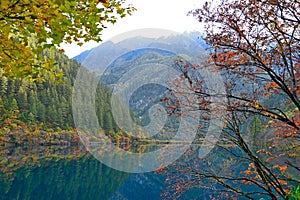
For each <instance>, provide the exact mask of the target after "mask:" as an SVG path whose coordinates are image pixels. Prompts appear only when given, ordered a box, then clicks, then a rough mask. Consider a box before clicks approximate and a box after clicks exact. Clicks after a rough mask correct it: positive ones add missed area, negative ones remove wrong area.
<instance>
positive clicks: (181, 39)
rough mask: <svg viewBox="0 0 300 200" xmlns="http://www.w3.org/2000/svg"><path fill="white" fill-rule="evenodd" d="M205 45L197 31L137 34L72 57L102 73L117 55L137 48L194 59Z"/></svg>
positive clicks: (202, 50)
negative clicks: (147, 35)
mask: <svg viewBox="0 0 300 200" xmlns="http://www.w3.org/2000/svg"><path fill="white" fill-rule="evenodd" d="M207 47H208V46H207V45H206V44H205V41H204V40H203V39H202V35H201V33H198V32H192V33H184V34H178V35H170V36H164V37H159V38H147V37H144V36H137V37H132V38H128V39H124V40H122V41H120V42H116V43H114V42H112V41H108V42H105V43H102V44H101V45H99V46H98V47H95V48H93V49H91V50H89V51H85V52H83V53H81V54H80V55H78V56H76V57H74V58H72V59H74V60H76V61H78V62H79V63H81V64H83V65H84V66H85V67H86V68H87V69H89V70H91V71H93V72H96V73H98V74H102V73H103V72H104V71H105V69H106V68H107V67H108V66H109V65H111V64H112V62H114V60H116V59H117V58H118V57H120V56H122V55H123V54H126V53H128V52H131V51H133V52H138V51H136V50H138V49H144V48H152V49H157V50H158V51H159V50H165V51H169V52H173V53H174V54H178V55H188V56H189V57H190V58H193V60H195V61H196V60H197V59H198V58H199V55H202V54H203V53H205V51H204V49H205V48H207ZM128 55H129V54H128Z"/></svg>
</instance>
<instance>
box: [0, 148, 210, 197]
mask: <svg viewBox="0 0 300 200" xmlns="http://www.w3.org/2000/svg"><path fill="white" fill-rule="evenodd" d="M0 156H1V157H0V168H1V171H0V198H1V199H22V200H25V199H39V200H42V199H47V200H49V199H64V200H65V199H101V200H105V199H108V200H115V199H116V200H117V199H128V200H131V199H132V200H135V199H136V200H140V199H151V200H154V199H163V197H162V196H161V194H162V193H163V192H164V191H165V190H167V184H166V183H165V177H164V175H162V174H157V173H155V172H148V173H136V174H135V173H125V172H120V171H117V170H114V169H112V168H109V167H107V166H106V165H104V164H102V163H101V162H99V161H98V160H96V159H95V158H94V157H93V156H91V155H90V154H89V153H88V152H87V151H86V150H85V148H84V147H71V146H67V147H60V146H48V147H45V146H40V147H7V148H4V147H2V148H1V150H0ZM206 197H208V196H207V195H204V194H203V193H201V191H198V192H197V191H196V190H193V191H192V192H190V193H189V194H188V193H187V195H183V196H182V197H181V199H206Z"/></svg>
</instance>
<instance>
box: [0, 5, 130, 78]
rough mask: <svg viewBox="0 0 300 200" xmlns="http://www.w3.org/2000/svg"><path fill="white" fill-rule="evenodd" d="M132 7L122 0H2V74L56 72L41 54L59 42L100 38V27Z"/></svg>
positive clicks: (32, 75) (55, 46) (36, 76)
mask: <svg viewBox="0 0 300 200" xmlns="http://www.w3.org/2000/svg"><path fill="white" fill-rule="evenodd" d="M133 10H134V8H132V7H131V6H128V7H127V6H125V0H83V1H76V0H71V1H65V0H36V1H30V0H1V3H0V68H1V70H2V71H3V73H4V75H8V76H17V77H29V78H38V77H41V76H42V75H43V74H45V72H51V73H50V74H52V75H53V74H57V73H55V69H54V65H55V61H53V60H45V59H44V58H42V57H40V54H41V52H42V50H43V49H45V48H57V47H59V44H61V43H62V42H66V43H71V42H76V43H77V44H78V45H82V44H83V42H87V41H90V40H94V41H101V38H100V36H101V34H100V33H101V31H102V30H103V29H104V28H106V25H107V24H109V23H115V22H116V20H117V19H118V18H119V17H124V16H125V15H127V14H130V13H131V12H132V11H133Z"/></svg>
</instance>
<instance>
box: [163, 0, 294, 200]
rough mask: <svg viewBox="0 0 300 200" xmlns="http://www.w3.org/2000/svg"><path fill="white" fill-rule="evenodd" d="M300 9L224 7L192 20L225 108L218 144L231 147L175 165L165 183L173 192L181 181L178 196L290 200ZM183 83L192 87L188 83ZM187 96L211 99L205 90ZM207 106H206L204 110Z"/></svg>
mask: <svg viewBox="0 0 300 200" xmlns="http://www.w3.org/2000/svg"><path fill="white" fill-rule="evenodd" d="M299 8H300V1H298V0H292V1H290V0H272V1H270V0H222V1H218V2H212V1H210V2H206V3H205V4H204V5H203V7H202V8H200V9H196V10H193V11H191V12H190V14H192V15H194V16H195V17H196V18H197V19H198V20H199V22H201V23H203V24H204V26H205V40H206V42H207V43H208V44H209V46H210V48H209V49H208V50H209V51H210V54H209V58H208V61H207V64H208V65H209V64H211V63H213V64H214V65H215V68H214V69H215V70H218V71H219V72H220V73H221V74H222V76H223V79H224V83H225V84H224V85H225V87H226V97H227V99H228V102H224V104H225V103H226V107H227V113H226V114H225V119H224V123H225V126H224V130H223V136H222V140H223V144H228V143H229V144H232V145H229V146H226V145H222V144H220V145H219V146H218V147H217V148H215V149H216V150H215V151H213V152H211V157H209V156H208V157H207V158H206V159H204V160H200V161H199V160H197V161H195V162H194V163H193V164H191V163H189V164H183V163H181V164H182V166H181V167H176V168H174V169H173V170H172V171H173V172H172V173H170V174H172V175H170V174H169V176H168V182H170V183H172V181H173V180H174V183H173V184H174V185H176V183H175V179H174V177H177V178H178V177H181V176H184V174H185V176H188V177H189V178H186V179H185V184H183V185H182V188H181V189H183V190H184V189H190V188H193V187H200V188H204V189H206V190H210V191H214V192H217V193H223V194H226V195H227V196H228V195H229V196H230V195H233V196H230V198H237V197H239V196H244V197H246V198H248V199H256V198H258V197H262V198H271V199H277V198H283V199H288V195H289V194H290V191H291V189H292V188H293V186H294V185H298V184H300V179H299V177H300V176H299V174H300V165H299V163H300V162H299V153H300V54H299V52H300V9H299ZM202 65H203V64H202ZM198 67H205V66H198ZM194 68H195V66H190V69H194ZM184 78H185V79H187V80H188V81H189V82H190V84H192V85H193V84H194V85H196V84H197V80H196V79H195V78H193V77H192V76H191V75H190V76H189V75H185V76H184ZM191 88H192V87H191ZM191 90H192V91H193V92H194V94H195V95H198V96H201V97H202V98H203V97H208V96H209V93H207V91H205V90H204V89H202V90H201V91H199V90H193V89H191ZM210 103H212V102H210V99H209V98H205V102H204V104H206V105H209V104H210ZM202 105H203V103H202ZM205 107H206V106H204V107H201V106H199V111H200V110H202V109H205ZM206 108H207V107H206ZM211 117H213V116H211ZM224 141H225V142H224ZM220 143H221V142H220ZM219 150H220V151H224V152H226V153H224V154H226V155H223V153H220V152H219V153H218V151H219ZM213 153H215V154H213ZM216 156H220V157H219V158H218V159H216V158H212V157H216ZM177 165H179V164H178V163H177ZM199 166H200V167H199ZM201 166H202V167H201ZM204 166H205V167H204ZM175 174H176V175H175ZM172 177H173V178H172ZM208 183H209V184H208ZM212 185H214V186H212ZM243 185H252V186H253V188H256V189H255V190H254V191H253V190H250V189H249V188H248V189H247V187H246V186H243ZM214 187H215V188H214ZM216 188H218V189H216ZM220 188H223V189H220ZM222 197H224V195H223V196H222ZM212 198H215V197H214V196H212Z"/></svg>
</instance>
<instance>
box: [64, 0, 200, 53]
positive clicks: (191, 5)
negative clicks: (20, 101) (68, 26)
mask: <svg viewBox="0 0 300 200" xmlns="http://www.w3.org/2000/svg"><path fill="white" fill-rule="evenodd" d="M204 2H205V1H204V0H127V3H129V4H132V5H133V6H134V7H135V8H136V9H137V11H135V12H133V14H132V15H131V16H126V17H125V18H123V19H120V20H118V21H117V23H115V24H114V25H110V26H108V28H107V29H104V30H103V32H102V40H103V42H105V41H108V40H110V39H111V38H113V37H116V36H118V35H119V34H122V33H124V32H128V31H132V30H136V29H143V28H162V29H167V30H170V31H175V32H179V33H181V32H185V31H199V32H201V31H202V26H201V24H200V23H199V22H198V21H197V20H196V19H195V18H194V17H193V16H187V13H188V12H189V11H190V10H192V9H195V8H200V6H201V5H202V4H203V3H204ZM100 44H101V43H96V42H88V43H85V44H84V45H83V46H81V47H79V46H77V45H75V44H70V45H66V44H63V45H62V47H63V48H64V50H65V54H66V55H67V56H68V57H70V58H72V57H74V56H76V55H78V54H80V53H81V52H83V51H85V50H89V49H91V48H93V47H96V46H98V45H100Z"/></svg>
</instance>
